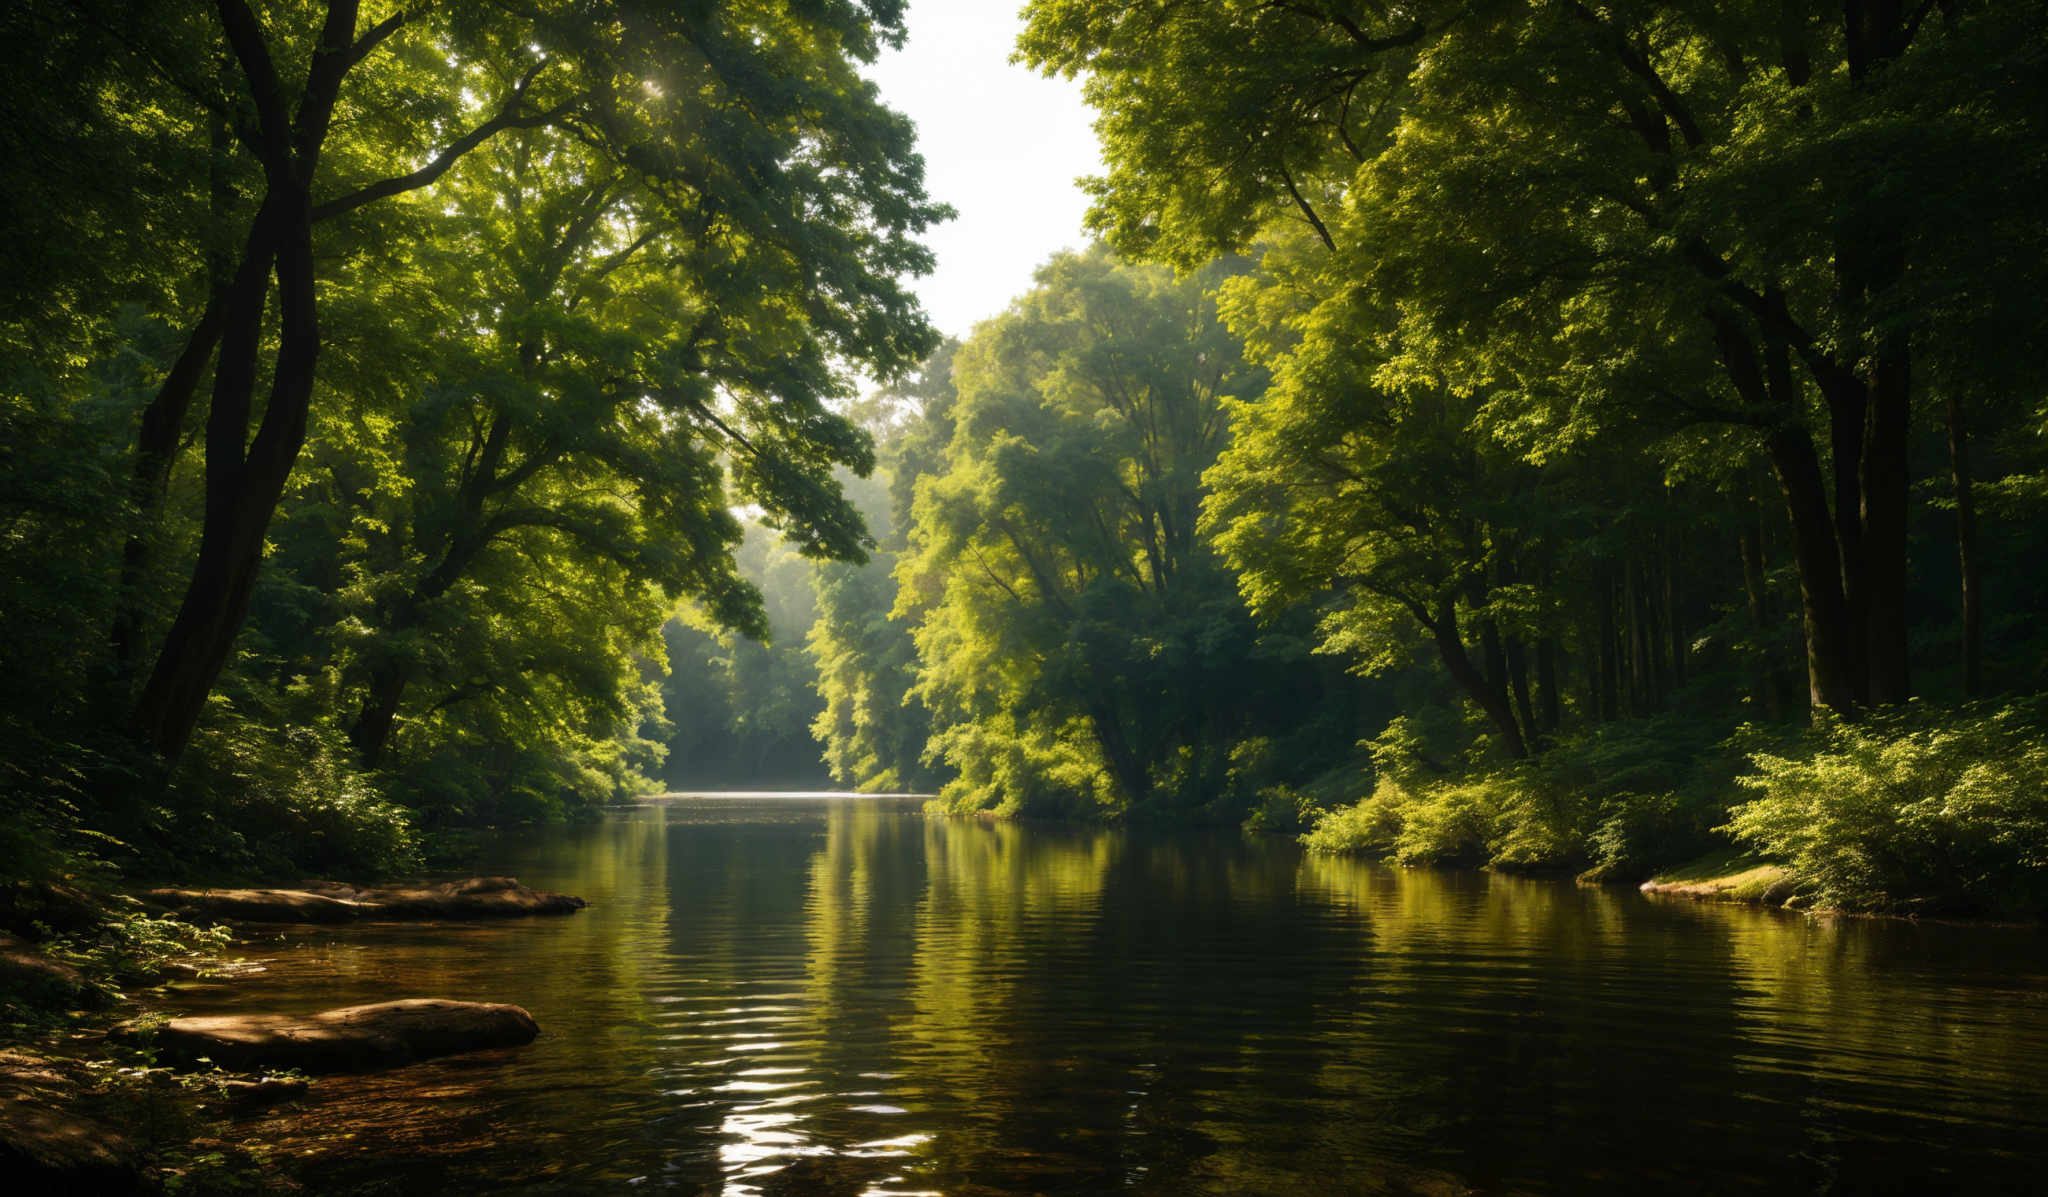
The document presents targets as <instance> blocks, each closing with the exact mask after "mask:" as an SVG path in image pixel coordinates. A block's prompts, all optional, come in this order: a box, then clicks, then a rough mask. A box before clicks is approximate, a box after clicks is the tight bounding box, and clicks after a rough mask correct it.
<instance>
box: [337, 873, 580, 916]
mask: <svg viewBox="0 0 2048 1197" xmlns="http://www.w3.org/2000/svg"><path fill="white" fill-rule="evenodd" d="M304 888H305V890H306V892H308V893H314V894H319V895H321V896H323V897H328V898H333V899H335V900H337V901H344V902H354V903H356V904H357V905H358V906H364V907H368V908H370V909H371V910H373V911H374V912H375V914H374V916H371V917H376V918H387V919H478V918H505V917H510V916H514V915H526V914H569V913H572V912H574V911H578V910H581V909H583V907H584V906H585V904H586V903H585V902H584V901H583V899H581V898H576V897H571V896H570V895H568V894H556V893H549V892H547V891H546V890H538V889H531V888H529V887H527V886H524V885H521V884H519V881H518V879H517V878H515V877H471V878H468V879H467V880H464V881H441V882H432V883H429V884H425V885H415V886H399V887H392V888H383V889H367V888H357V887H355V886H352V885H349V884H347V883H346V882H341V881H308V882H306V884H305V886H304Z"/></svg>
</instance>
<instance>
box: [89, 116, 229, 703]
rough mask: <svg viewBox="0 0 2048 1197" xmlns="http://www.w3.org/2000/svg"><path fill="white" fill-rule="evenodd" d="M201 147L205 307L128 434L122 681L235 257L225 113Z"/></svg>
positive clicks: (116, 645) (142, 619) (118, 617)
mask: <svg viewBox="0 0 2048 1197" xmlns="http://www.w3.org/2000/svg"><path fill="white" fill-rule="evenodd" d="M207 149H208V158H207V203H208V208H209V212H208V215H209V218H210V231H211V232H213V233H214V235H213V236H212V237H209V238H208V245H207V247H206V253H205V259H206V279H205V283H206V286H205V290H206V307H205V310H204V311H203V312H202V313H201V314H200V317H199V322H198V323H197V324H196V325H194V326H193V329H192V331H191V332H190V333H189V334H187V335H186V338H185V347H184V348H183V349H182V350H180V351H179V353H178V358H177V360H176V361H175V362H173V363H172V364H171V369H170V372H169V373H167V374H165V375H164V380H163V382H162V384H161V385H159V386H158V387H157V392H156V394H155V396H153V397H152V398H151V399H150V401H149V406H148V407H146V408H144V409H143V411H142V423H141V427H140V428H139V429H138V430H137V433H136V438H135V462H134V466H133V468H132V470H131V471H130V475H129V480H128V502H129V505H130V507H131V508H132V509H133V510H132V511H131V513H130V518H131V519H132V520H133V521H134V523H133V524H132V525H131V526H130V528H129V531H128V539H127V542H126V543H125V544H124V545H123V546H122V548H121V580H120V588H119V590H118V592H117V598H116V600H115V607H114V622H113V630H112V641H113V650H114V669H115V674H116V676H117V677H119V679H120V682H121V685H123V686H126V685H129V684H131V682H132V677H133V675H134V673H135V671H136V670H137V669H138V668H140V666H141V663H142V659H143V652H144V644H143V631H144V625H145V623H146V622H147V615H146V612H145V611H144V603H143V596H142V588H143V584H144V582H145V581H146V580H147V578H148V575H149V556H150V547H151V541H152V539H153V537H154V534H155V531H156V523H157V520H158V518H159V517H160V515H161V508H162V506H163V500H164V492H165V489H166V487H167V486H168V484H169V481H170V475H171V467H172V465H173V464H174V463H175V462H176V461H177V456H178V441H179V439H180V438H181V437H182V436H183V435H184V431H185V420H186V417H187V415H188V414H189V413H190V412H191V409H192V400H193V398H194V397H195V396H197V395H198V393H199V384H200V382H201V381H202V380H203V379H204V377H205V375H206V367H207V363H209V362H211V361H212V360H213V350H214V347H215V346H216V345H218V344H219V343H220V336H221V330H222V328H223V327H224V325H225V323H226V320H225V315H226V314H225V312H224V310H223V309H224V307H225V301H226V295H227V291H228V288H229V287H230V286H231V285H233V282H234V275H235V260H234V256H233V254H232V252H231V251H230V249H229V248H228V247H227V246H225V245H223V244H221V237H220V234H221V233H222V232H224V231H225V230H226V229H227V228H229V227H230V226H229V224H228V221H229V219H230V216H231V213H232V211H233V208H234V202H235V196H234V189H233V187H232V185H231V184H230V182H229V179H228V161H229V157H230V155H231V154H232V153H233V133H232V131H231V130H230V129H229V128H228V126H227V121H226V120H225V119H224V118H218V117H217V118H215V119H214V120H212V121H210V122H208V126H207ZM131 697H132V695H129V694H125V693H124V694H122V695H121V698H120V701H122V702H124V703H125V702H127V701H128V700H129V699H130V698H131Z"/></svg>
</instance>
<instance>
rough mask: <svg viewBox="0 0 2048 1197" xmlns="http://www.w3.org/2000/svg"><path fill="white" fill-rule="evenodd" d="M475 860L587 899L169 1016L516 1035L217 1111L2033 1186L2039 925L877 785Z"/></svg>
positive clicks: (939, 1149)
mask: <svg viewBox="0 0 2048 1197" xmlns="http://www.w3.org/2000/svg"><path fill="white" fill-rule="evenodd" d="M487 853H488V854H487V856H486V857H485V858H483V859H481V860H480V861H479V862H478V863H479V866H480V867H481V868H483V869H485V870H487V871H492V872H513V873H517V874H518V875H520V876H521V877H522V878H523V879H525V880H528V881H529V882H531V883H534V884H538V885H543V886H546V887H548V888H558V889H566V890H570V891H572V892H577V893H582V894H584V895H586V896H588V897H590V898H591V899H592V900H593V905H592V907H591V908H590V909H589V910H586V911H584V912H582V913H580V914H578V915H576V916H574V917H572V918H569V919H564V920H543V921H533V922H522V923H515V924H500V925H488V926H472V927H448V928H424V927H416V926H415V927H402V926H384V927H356V928H348V929H344V930H341V931H323V932H313V933H306V934H302V935H293V936H288V937H286V938H285V939H283V940H282V941H279V942H274V943H269V944H259V945H252V948H251V951H252V952H253V953H255V954H258V955H260V956H262V957H263V958H264V959H265V960H266V962H267V963H268V964H269V965H270V970H269V971H268V972H266V973H264V974H261V975H259V976H256V977H252V978H249V979H248V980H246V981H244V982H238V983H237V985H236V986H234V987H229V988H225V989H222V988H214V989H210V990H204V991H200V990H195V991H193V992H192V993H191V995H190V998H189V1002H188V1006H189V1007H190V1008H194V1009H199V1008H213V1009H218V1008H228V1007H254V1006H275V1007H290V1008H298V1009H304V1008H314V1007H320V1006H326V1005H335V1004H343V1003H346V1002H352V1001H369V1000H377V999H380V998H386V997H393V996H403V995H422V994H441V995H446V996H456V997H482V998H491V999H497V1000H507V1001H515V1002H519V1003H521V1004H523V1005H526V1006H527V1007H528V1008H529V1009H531V1010H532V1011H533V1012H534V1014H535V1016H536V1017H537V1018H538V1019H539V1021H540V1023H541V1025H542V1027H543V1032H544V1033H543V1036H542V1038H541V1039H540V1040H539V1041H537V1042H536V1043H534V1044H533V1045H531V1046H530V1047H528V1048H525V1049H521V1050H519V1051H516V1052H510V1053H499V1054H491V1055H485V1056H477V1057H462V1058H457V1059H454V1060H447V1061H440V1062H437V1063H434V1064H430V1065H426V1066H423V1067H420V1068H415V1069H408V1070H403V1071H401V1072H398V1073H392V1074H386V1075H384V1076H379V1077H365V1078H343V1079H337V1080H333V1081H323V1082H322V1083H321V1084H320V1085H319V1086H318V1087H316V1090H315V1093H316V1098H315V1100H313V1101H312V1102H310V1103H309V1106H308V1108H307V1110H306V1111H304V1115H305V1116H295V1115H290V1114H276V1115H268V1116H262V1117H258V1118H255V1119H252V1120H250V1121H249V1122H247V1123H245V1124H243V1125H242V1126H241V1127H239V1128H238V1133H239V1134H240V1135H241V1136H243V1137H245V1138H247V1139H249V1140H252V1141H256V1142H261V1143H265V1144H269V1145H272V1146H273V1147H275V1148H276V1149H278V1150H282V1151H289V1152H293V1153H295V1154H300V1155H302V1156H304V1158H305V1159H306V1161H307V1168H308V1169H309V1170H310V1175H311V1178H312V1179H313V1180H314V1182H315V1187H316V1188H317V1190H318V1191H322V1192H346V1191H351V1190H355V1191H372V1190H379V1189H382V1190H387V1191H407V1192H410V1191H426V1190H430V1189H436V1188H440V1189H455V1190H463V1191H467V1190H473V1189H481V1188H485V1187H489V1188H491V1189H494V1190H498V1191H509V1192H515V1193H556V1192H562V1193H567V1192H596V1191H611V1190H613V1189H615V1188H621V1187H627V1186H630V1187H633V1188H641V1189H652V1190H655V1191H663V1192H682V1193H721V1194H729V1195H731V1197H746V1195H762V1197H773V1195H775V1194H783V1193H827V1194H834V1193H844V1194H855V1193H861V1194H874V1195H876V1197H882V1195H890V1197H907V1195H910V1194H920V1193H982V1194H990V1193H1039V1192H1050V1193H1068V1192H1071V1193H1092V1192H1102V1191H1112V1190H1113V1191H1128V1192H1137V1193H1159V1194H1167V1193H1191V1192H1206V1193H1290V1192H1314V1193H1348V1192H1358V1193H1370V1192H1442V1193H1453V1192H1467V1191H1472V1190H1480V1191H1489V1192H1495V1191H1497V1192H1592V1191H1607V1192H1637V1191H1642V1190H1644V1189H1647V1188H1652V1187H1654V1188H1658V1189H1664V1190H1678V1191H1694V1192H1698V1191H1712V1192H1726V1191H1734V1190H1745V1189H1747V1190H1754V1191H1764V1192H1801V1191H1816V1192H1818V1191H1831V1190H1832V1191H1873V1190H1883V1191H1909V1190H1927V1189H1949V1190H1954V1189H1997V1188H2007V1189H2016V1188H2024V1187H2027V1186H2030V1185H2032V1184H2033V1183H2034V1181H2033V1177H2034V1174H2035V1170H2036V1169H2037V1168H2038V1166H2039V1165H2040V1164H2042V1163H2043V1160H2042V1159H2041V1151H2042V1149H2041V1146H2040V1144H2041V1138H2040V1135H2041V1132H2042V1130H2043V1129H2044V1128H2043V1126H2042V1122H2043V1108H2042V1105H2041V1102H2040V1097H2039V1093H2038V1085H2039V1080H2038V1078H2039V1077H2040V1076H2041V1075H2043V1070H2044V1067H2048V1002H2044V996H2043V995H2044V986H2043V979H2044V977H2048V962H2044V959H2043V954H2042V952H2043V949H2042V938H2041V936H2040V935H2039V934H2038V933H2037V932H2034V931H2028V930H2010V929H1986V928H1955V927H1927V926H1916V925H1911V924H1903V923H1882V922H1872V921H1861V920H1832V921H1831V920H1817V919H1805V918H1798V917H1789V916H1780V915H1771V914H1767V913H1763V912H1758V911H1752V910H1746V909H1739V908H1732V907H1716V906H1694V905H1690V904H1660V903H1654V902H1650V901H1647V900H1644V899H1642V898H1640V897H1638V896H1636V895H1634V894H1630V893H1626V892H1617V891H1612V890H1600V889H1580V888H1575V887H1573V886H1570V885H1568V884H1560V883H1556V882H1542V881H1529V880H1518V879H1512V878H1504V877H1498V876H1493V875H1488V874H1482V873H1467V874H1459V873H1427V872H1397V871H1391V870H1387V869H1383V868H1379V867H1376V866H1372V865H1367V864H1363V863H1359V862H1355V861H1344V860H1333V859H1329V858H1320V857H1304V856H1303V855H1301V854H1300V853H1299V852H1297V851H1296V850H1294V849H1293V848H1292V847H1291V846H1290V845H1287V844H1284V843H1277V842H1263V841H1262V842H1249V841H1246V840H1244V839H1242V838H1240V837H1236V836H1216V835H1164V834H1153V833H1143V834H1140V833H1130V834H1126V833H1121V832H1115V831H1083V830H1073V829H1056V828H1042V827H1022V826H1013V825H995V826H990V825H984V824H980V823H975V822H967V821H942V820H925V819H922V818H920V817H918V816H917V815H916V814H915V813H913V812H911V811H909V810H906V809H904V807H903V806H902V804H897V803H890V802H857V803H856V802H801V801H794V800H788V799H781V800H774V801H746V800H737V799H730V798H724V799H711V798H705V799H698V800H691V801H683V802H672V803H664V804H657V805H652V806H649V807H646V808H642V809H639V810H635V811H632V812H629V813H628V814H627V815H626V816H624V817H621V818H619V819H616V820H613V821H610V822H607V823H604V824H601V825H597V826H593V827H588V828H578V829H574V830H572V831H568V832H555V833H550V834H547V835H544V836H536V837H529V838H523V839H522V838H514V839H509V840H507V841H505V842H503V843H500V844H497V845H494V846H492V847H490V848H489V849H488V850H487ZM345 1135H346V1136H352V1137H350V1138H343V1137H342V1136H345Z"/></svg>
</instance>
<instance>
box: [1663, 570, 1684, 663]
mask: <svg viewBox="0 0 2048 1197" xmlns="http://www.w3.org/2000/svg"><path fill="white" fill-rule="evenodd" d="M1663 547H1664V562H1663V573H1664V636H1665V639H1666V641H1667V642H1668V643H1669V644H1670V646H1671V688H1672V689H1673V690H1677V689H1679V688H1681V687H1683V686H1684V685H1685V656H1686V652H1687V651H1688V649H1687V645H1686V641H1685V623H1684V621H1683V620H1681V619H1679V617H1678V555H1677V554H1676V553H1674V552H1673V551H1672V549H1671V541H1670V539H1669V538H1668V537H1667V538H1665V539H1664V542H1663Z"/></svg>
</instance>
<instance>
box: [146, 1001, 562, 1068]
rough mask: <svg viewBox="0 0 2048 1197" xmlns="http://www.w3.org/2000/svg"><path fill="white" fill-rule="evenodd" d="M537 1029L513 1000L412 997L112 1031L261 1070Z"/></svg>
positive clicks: (511, 1036)
mask: <svg viewBox="0 0 2048 1197" xmlns="http://www.w3.org/2000/svg"><path fill="white" fill-rule="evenodd" d="M538 1034H540V1027H539V1026H538V1025H536V1024H535V1023H534V1021H533V1016H532V1015H530V1014H528V1013H527V1012H526V1011H524V1010H522V1009H520V1008H519V1007H517V1006H508V1005H502V1004H498V1003H493V1002H457V1001H449V1000H447V999H445V998H413V999H410V1000H407V1001H400V1002H378V1003H376V1004H375V1005H369V1006H344V1007H342V1008H341V1009H339V1010H326V1011H322V1012H321V1013H319V1014H225V1015H209V1016H205V1017H195V1018H174V1019H172V1020H171V1021H170V1022H168V1023H165V1024H163V1025H161V1026H158V1027H156V1028H154V1029H150V1028H147V1027H145V1026H142V1025H140V1024H137V1023H129V1024H126V1025H124V1026H122V1027H120V1028H117V1029H116V1030H115V1032H114V1038H116V1039H118V1040H121V1041H123V1042H128V1043H149V1044H151V1045H153V1046H154V1047H155V1049H156V1052H157V1057H158V1058H159V1059H161V1060H163V1061H165V1062H167V1063H171V1064H176V1065H186V1066H189V1065H192V1064H194V1063H197V1062H198V1061H199V1060H201V1059H206V1060H210V1061H212V1062H213V1063H214V1064H216V1065H219V1066H220V1067H222V1068H226V1069H230V1070H234V1071H245V1072H261V1071H265V1070H270V1069H281V1068H297V1069H301V1070H303V1071H306V1072H315V1073H325V1072H362V1071H367V1070H370V1069H375V1068H392V1067H396V1066H398V1065H401V1064H410V1063H412V1062H413V1061H415V1060H424V1059H427V1058H429V1057H432V1056H446V1055H452V1054H454V1053H457V1052H470V1051H481V1050H483V1049H485V1048H492V1047H508V1046H511V1045H514V1044H520V1043H530V1042H532V1040H533V1037H534V1036H536V1035H538Z"/></svg>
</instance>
